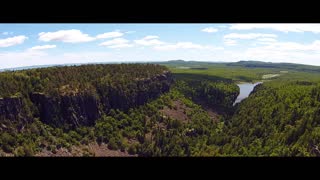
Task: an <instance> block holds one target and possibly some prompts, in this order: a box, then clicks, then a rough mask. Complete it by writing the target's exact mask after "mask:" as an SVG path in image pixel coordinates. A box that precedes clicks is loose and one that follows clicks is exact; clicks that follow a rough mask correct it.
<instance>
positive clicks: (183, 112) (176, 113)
mask: <svg viewBox="0 0 320 180" xmlns="http://www.w3.org/2000/svg"><path fill="white" fill-rule="evenodd" d="M189 109H190V108H188V107H187V106H186V105H185V104H183V103H182V102H181V101H180V100H177V101H174V102H173V107H172V108H169V107H167V106H166V107H164V108H163V109H162V110H160V112H161V113H163V115H164V116H166V117H170V118H172V119H177V120H180V121H182V122H185V123H186V122H188V121H189V118H188V116H187V111H188V110H189Z"/></svg>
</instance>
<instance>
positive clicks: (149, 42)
mask: <svg viewBox="0 0 320 180" xmlns="http://www.w3.org/2000/svg"><path fill="white" fill-rule="evenodd" d="M134 42H135V43H136V44H138V45H143V46H154V45H162V44H166V43H165V42H162V41H160V40H159V37H158V36H146V37H144V38H142V39H139V40H134Z"/></svg>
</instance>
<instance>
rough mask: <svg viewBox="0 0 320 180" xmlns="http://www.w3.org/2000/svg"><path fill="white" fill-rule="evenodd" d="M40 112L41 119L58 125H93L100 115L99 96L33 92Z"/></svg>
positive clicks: (34, 100) (33, 99) (33, 98)
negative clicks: (58, 95)
mask: <svg viewBox="0 0 320 180" xmlns="http://www.w3.org/2000/svg"><path fill="white" fill-rule="evenodd" d="M30 97H31V100H32V102H34V103H35V104H36V105H37V107H38V109H39V113H40V120H41V121H43V122H45V123H47V124H53V125H56V126H60V125H65V124H69V125H71V126H79V125H85V126H90V125H93V124H94V122H95V120H97V119H98V118H99V117H100V113H99V102H98V100H97V98H95V97H94V96H89V95H82V94H78V95H74V96H61V97H60V98H57V97H55V98H53V97H49V96H46V95H44V94H42V93H33V94H31V96H30Z"/></svg>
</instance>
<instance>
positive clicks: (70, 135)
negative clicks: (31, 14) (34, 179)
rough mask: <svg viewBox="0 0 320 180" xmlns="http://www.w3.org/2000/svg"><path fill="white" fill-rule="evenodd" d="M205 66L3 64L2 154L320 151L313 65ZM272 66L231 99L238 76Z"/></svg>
mask: <svg viewBox="0 0 320 180" xmlns="http://www.w3.org/2000/svg"><path fill="white" fill-rule="evenodd" d="M175 63H176V62H175ZM179 63H184V62H181V61H179ZM193 65H194V66H195V67H201V66H202V63H201V62H200V63H196V62H193ZM179 66H180V65H179ZM183 66H185V65H183ZM206 67H207V69H201V68H200V69H199V68H194V69H179V68H178V69H177V68H176V67H175V66H171V65H167V67H165V66H161V65H152V64H117V65H116V64H114V65H103V64H99V65H80V66H66V67H48V68H40V69H29V70H20V71H13V72H2V73H0V96H1V98H0V156H319V155H320V151H319V150H318V147H319V146H320V139H319V137H318V136H319V135H318V134H319V133H318V127H319V123H318V120H319V117H320V113H319V109H320V106H319V104H320V98H319V92H320V88H319V87H320V76H319V74H317V72H304V71H296V70H295V71H293V70H288V72H286V73H282V74H281V72H280V70H279V69H277V68H251V67H230V68H226V67H227V65H223V64H217V65H216V64H214V65H207V66H206ZM281 71H282V69H281ZM272 73H278V74H280V76H276V77H274V78H270V79H267V80H265V81H264V82H263V84H260V85H258V86H256V87H255V88H254V91H253V92H252V93H251V95H250V96H249V97H248V98H246V99H244V100H243V101H242V102H241V103H239V104H237V105H235V106H233V102H234V101H235V99H236V98H237V96H238V95H239V90H240V89H239V87H238V86H237V85H236V83H241V82H242V81H246V82H248V81H249V82H252V81H261V80H263V77H265V76H266V75H270V74H271V75H272Z"/></svg>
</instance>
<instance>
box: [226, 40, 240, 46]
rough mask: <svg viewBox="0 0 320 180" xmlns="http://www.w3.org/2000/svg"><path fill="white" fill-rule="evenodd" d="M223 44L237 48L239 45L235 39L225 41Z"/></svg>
mask: <svg viewBox="0 0 320 180" xmlns="http://www.w3.org/2000/svg"><path fill="white" fill-rule="evenodd" d="M223 43H224V44H225V45H227V46H235V45H237V41H236V40H234V39H224V40H223Z"/></svg>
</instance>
